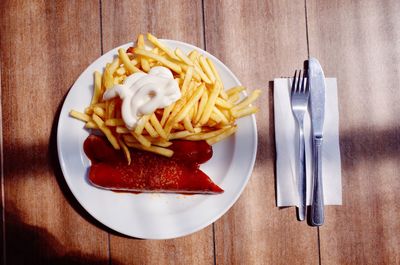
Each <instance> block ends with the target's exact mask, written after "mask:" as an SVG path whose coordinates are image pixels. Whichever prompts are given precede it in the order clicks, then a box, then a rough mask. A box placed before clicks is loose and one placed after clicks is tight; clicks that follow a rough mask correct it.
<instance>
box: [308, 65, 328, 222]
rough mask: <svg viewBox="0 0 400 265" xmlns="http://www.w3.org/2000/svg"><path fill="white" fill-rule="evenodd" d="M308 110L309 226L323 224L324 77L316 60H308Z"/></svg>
mask: <svg viewBox="0 0 400 265" xmlns="http://www.w3.org/2000/svg"><path fill="white" fill-rule="evenodd" d="M308 80H309V85H310V87H309V88H310V109H311V125H312V139H313V163H312V164H313V189H312V199H311V218H310V220H311V224H312V225H315V226H320V225H322V224H323V223H324V195H323V189H322V143H323V128H324V117H325V88H326V84H325V75H324V71H323V70H322V67H321V65H320V63H319V62H318V60H317V59H315V58H310V59H309V60H308Z"/></svg>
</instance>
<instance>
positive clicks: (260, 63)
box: [205, 0, 318, 264]
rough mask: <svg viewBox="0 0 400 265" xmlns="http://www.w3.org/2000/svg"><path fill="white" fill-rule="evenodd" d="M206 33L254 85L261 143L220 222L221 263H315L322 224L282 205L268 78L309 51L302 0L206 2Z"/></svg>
mask: <svg viewBox="0 0 400 265" xmlns="http://www.w3.org/2000/svg"><path fill="white" fill-rule="evenodd" d="M205 33H206V36H205V39H206V47H207V50H208V51H209V52H211V53H212V54H214V55H216V56H217V57H218V58H220V59H221V60H222V61H223V62H224V63H225V64H226V65H227V66H228V67H230V69H231V70H232V71H233V72H234V73H235V74H236V75H237V77H238V78H239V80H241V82H242V83H243V84H244V85H245V86H247V87H248V88H249V89H250V90H252V89H256V88H261V89H262V90H263V94H262V97H261V99H259V100H258V102H257V103H256V105H258V106H260V112H259V113H258V114H257V115H256V116H257V126H258V138H259V145H258V150H257V152H258V153H257V160H256V165H255V168H254V172H253V175H252V177H251V180H250V181H249V183H248V186H247V188H246V189H245V190H244V192H243V194H242V196H241V197H240V199H239V200H238V202H237V203H236V204H235V205H234V206H233V208H232V209H231V210H230V211H229V212H228V213H227V214H225V215H224V216H223V217H222V218H221V219H220V220H219V221H217V222H216V223H215V238H216V240H215V244H216V263H217V264H317V263H318V239H317V230H316V229H315V228H311V227H309V226H307V224H306V223H305V222H298V221H297V220H296V216H295V210H294V208H286V209H278V208H277V207H276V195H275V185H274V184H275V174H274V170H275V148H274V146H275V141H274V137H275V136H274V126H273V123H274V118H273V101H272V97H273V96H272V85H271V82H270V81H271V80H273V79H274V78H275V77H281V76H291V75H292V74H293V72H294V70H295V69H296V67H298V68H300V67H302V63H303V60H304V59H306V58H307V40H306V26H305V7H304V1H300V0H299V1H281V0H276V1H275V0H270V1H233V0H230V1H218V2H217V1H205Z"/></svg>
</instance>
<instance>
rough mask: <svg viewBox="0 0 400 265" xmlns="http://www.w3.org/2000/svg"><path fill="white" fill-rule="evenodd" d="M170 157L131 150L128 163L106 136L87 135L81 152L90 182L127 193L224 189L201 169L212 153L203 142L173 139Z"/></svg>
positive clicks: (210, 192) (186, 192) (208, 192)
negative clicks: (90, 162) (85, 158)
mask: <svg viewBox="0 0 400 265" xmlns="http://www.w3.org/2000/svg"><path fill="white" fill-rule="evenodd" d="M171 149H172V150H174V155H173V156H172V158H167V157H163V156H160V155H157V154H153V153H149V152H144V151H139V150H131V158H132V163H131V164H130V165H127V163H126V159H125V157H124V156H123V154H122V153H121V152H120V151H118V150H114V149H113V148H112V146H110V145H109V144H108V142H107V140H106V139H104V138H103V137H100V136H95V135H90V136H89V137H88V138H87V139H86V140H85V142H84V151H85V153H86V155H87V156H88V157H89V159H90V160H91V161H92V166H91V168H90V171H89V180H90V182H91V183H92V184H93V185H95V186H98V187H101V188H105V189H110V190H115V191H129V192H134V193H137V192H173V193H183V194H199V193H201V194H212V193H221V192H223V190H222V189H221V188H220V187H218V186H217V185H216V184H214V182H213V181H212V180H211V179H210V178H209V177H208V176H207V175H206V174H205V173H204V172H203V171H201V170H200V168H199V166H200V164H201V163H204V162H206V161H208V160H209V159H210V158H211V156H212V148H211V146H210V145H208V144H207V143H206V142H205V141H198V142H192V141H175V142H174V143H173V145H172V146H171Z"/></svg>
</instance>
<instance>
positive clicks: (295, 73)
mask: <svg viewBox="0 0 400 265" xmlns="http://www.w3.org/2000/svg"><path fill="white" fill-rule="evenodd" d="M296 75H297V70H295V71H294V76H293V81H292V94H293V93H294V92H296Z"/></svg>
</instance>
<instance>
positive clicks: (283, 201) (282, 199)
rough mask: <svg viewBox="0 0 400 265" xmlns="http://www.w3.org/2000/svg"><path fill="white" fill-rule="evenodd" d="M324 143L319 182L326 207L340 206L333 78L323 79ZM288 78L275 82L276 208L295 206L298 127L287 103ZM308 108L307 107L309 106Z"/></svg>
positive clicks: (307, 128) (308, 145) (307, 131)
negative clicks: (321, 182) (324, 87)
mask: <svg viewBox="0 0 400 265" xmlns="http://www.w3.org/2000/svg"><path fill="white" fill-rule="evenodd" d="M325 82H326V89H325V93H326V100H325V120H324V131H323V132H324V135H323V137H324V142H323V145H322V181H323V192H324V204H325V205H341V204H342V182H341V179H342V176H341V165H340V148H339V111H338V96H337V83H336V78H326V79H325ZM290 88H291V79H289V78H277V79H275V80H274V112H275V142H276V176H277V181H276V183H277V206H278V207H284V206H297V205H299V197H298V193H297V189H296V178H297V174H296V167H297V166H298V165H297V163H298V162H297V160H298V158H297V157H298V148H299V147H298V126H297V123H296V120H295V118H294V116H293V114H292V109H291V101H290ZM309 109H310V107H309ZM309 113H310V111H308V113H306V114H305V116H304V135H305V151H306V176H307V205H310V204H311V191H312V138H311V119H310V114H309Z"/></svg>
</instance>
